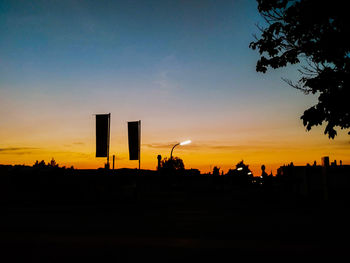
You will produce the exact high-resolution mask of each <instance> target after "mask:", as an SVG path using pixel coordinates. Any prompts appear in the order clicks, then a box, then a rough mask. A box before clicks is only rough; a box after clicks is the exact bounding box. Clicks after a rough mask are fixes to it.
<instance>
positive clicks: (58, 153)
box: [0, 129, 350, 176]
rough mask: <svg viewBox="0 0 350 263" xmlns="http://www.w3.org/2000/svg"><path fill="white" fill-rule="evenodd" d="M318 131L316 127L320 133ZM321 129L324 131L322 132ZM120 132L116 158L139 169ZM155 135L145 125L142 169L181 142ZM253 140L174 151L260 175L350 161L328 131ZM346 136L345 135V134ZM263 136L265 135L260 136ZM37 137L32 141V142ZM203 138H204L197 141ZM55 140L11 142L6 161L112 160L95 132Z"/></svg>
mask: <svg viewBox="0 0 350 263" xmlns="http://www.w3.org/2000/svg"><path fill="white" fill-rule="evenodd" d="M316 132H317V131H313V133H316ZM318 132H319V131H318ZM120 133H121V134H115V136H112V138H111V149H110V160H112V156H113V154H115V155H116V163H115V168H116V169H118V168H137V167H138V162H137V161H129V160H128V157H129V156H128V146H127V137H126V134H123V133H122V132H120ZM152 134H154V133H151V134H148V133H147V131H145V130H144V129H143V135H142V147H141V168H142V169H151V170H154V169H156V166H157V155H158V154H161V155H162V158H164V157H169V155H170V150H171V147H172V146H173V145H174V144H175V143H176V142H177V141H182V139H183V138H182V137H181V136H179V137H178V140H176V141H175V140H174V141H170V142H169V141H168V142H167V141H166V140H165V139H164V138H161V139H163V140H161V141H156V142H152V140H154V138H153V135H152ZM250 136H254V138H255V139H254V140H253V138H250V137H249V136H248V135H246V136H245V137H243V135H242V137H241V139H240V140H238V139H237V138H232V139H231V143H228V139H226V141H224V140H223V138H221V139H222V140H221V141H212V140H207V141H205V140H203V138H201V136H197V137H198V138H196V136H191V137H192V138H193V140H192V143H191V144H188V145H186V146H184V147H176V149H175V150H174V153H173V155H174V156H178V157H180V158H182V159H183V161H184V164H185V168H186V169H191V168H194V169H199V170H200V171H201V172H202V173H208V172H210V171H212V169H213V167H214V166H217V167H220V168H221V170H223V171H224V173H226V172H227V171H228V170H229V169H234V168H235V165H236V164H237V163H238V162H240V161H241V160H244V163H245V164H247V165H249V168H250V169H251V170H252V172H253V175H254V176H259V175H260V174H261V169H260V167H261V165H262V164H264V165H265V166H266V171H267V172H268V173H270V172H272V173H273V174H274V175H275V174H276V170H277V168H278V167H280V166H282V165H284V164H289V163H290V162H293V163H294V165H306V164H307V163H309V164H312V163H313V162H314V161H316V162H317V163H318V164H320V161H321V157H322V156H329V157H330V160H331V161H333V160H334V159H336V160H338V163H339V160H342V162H343V164H350V158H349V156H350V155H349V147H348V142H347V141H342V140H337V139H335V140H329V139H328V138H327V137H326V136H324V135H323V134H320V135H319V136H313V134H310V133H306V132H304V131H300V132H297V133H295V134H294V137H292V138H287V137H286V138H284V137H279V136H277V134H276V135H275V136H274V139H273V138H271V139H269V140H268V139H266V138H268V137H266V136H265V137H264V136H263V135H260V137H256V134H255V135H250ZM345 136H347V135H346V134H340V136H339V137H342V138H343V137H345ZM258 138H259V139H258ZM29 139H31V140H33V141H31V140H29ZM197 139H198V140H197ZM49 141H50V140H47V141H46V142H45V140H42V141H40V140H38V141H37V140H34V138H28V141H27V142H24V143H22V144H21V146H18V145H8V146H3V145H2V147H1V150H0V164H26V165H32V164H34V162H35V161H36V160H39V161H40V160H44V161H45V162H48V161H50V160H51V158H54V159H55V160H56V162H57V163H58V164H59V165H60V166H66V167H70V166H74V167H75V168H77V169H96V168H100V167H103V166H104V163H105V162H106V158H96V157H95V152H94V150H95V145H94V143H95V140H94V134H93V132H92V133H91V134H89V136H88V138H85V139H83V138H81V139H80V141H74V140H72V139H71V140H70V141H71V143H69V139H68V138H64V140H63V141H62V142H61V143H59V141H58V139H57V140H56V141H55V142H52V141H51V142H49Z"/></svg>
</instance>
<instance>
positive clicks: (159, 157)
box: [157, 154, 162, 171]
mask: <svg viewBox="0 0 350 263" xmlns="http://www.w3.org/2000/svg"><path fill="white" fill-rule="evenodd" d="M157 159H158V167H157V170H158V171H159V170H160V160H162V156H161V155H160V154H158V156H157Z"/></svg>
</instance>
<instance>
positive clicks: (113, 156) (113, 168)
mask: <svg viewBox="0 0 350 263" xmlns="http://www.w3.org/2000/svg"><path fill="white" fill-rule="evenodd" d="M114 162H115V155H114V154H113V170H114Z"/></svg>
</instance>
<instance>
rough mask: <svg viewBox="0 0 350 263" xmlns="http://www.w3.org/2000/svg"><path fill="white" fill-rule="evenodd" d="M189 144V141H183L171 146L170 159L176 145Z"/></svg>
mask: <svg viewBox="0 0 350 263" xmlns="http://www.w3.org/2000/svg"><path fill="white" fill-rule="evenodd" d="M189 143H191V140H187V141H184V142H180V143H177V144H175V145H174V146H173V148H172V149H171V153H170V159H173V151H174V148H175V147H176V146H178V145H186V144H189Z"/></svg>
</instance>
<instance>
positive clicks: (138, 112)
mask: <svg viewBox="0 0 350 263" xmlns="http://www.w3.org/2000/svg"><path fill="white" fill-rule="evenodd" d="M1 7H2V10H3V11H2V12H1V14H0V16H1V17H2V18H3V21H4V22H3V23H1V25H0V31H1V32H2V34H1V39H2V41H0V55H1V57H2V60H1V62H0V63H1V65H2V66H1V67H0V123H1V126H0V127H1V129H0V130H1V132H0V163H1V164H27V165H31V164H32V163H33V162H35V160H42V159H44V160H46V161H48V160H50V159H51V158H52V157H54V158H55V159H56V160H57V161H58V162H59V163H61V164H64V165H65V166H67V167H69V166H72V165H73V166H74V167H76V168H82V169H83V168H98V167H101V163H100V161H99V160H98V159H96V158H95V153H94V150H95V145H94V129H95V127H94V116H93V114H96V113H104V112H111V113H112V114H113V122H112V123H111V130H112V133H111V139H110V140H111V145H110V153H111V156H112V155H116V158H117V159H116V165H117V167H127V168H137V167H138V164H137V163H136V162H133V161H129V160H128V159H129V158H128V144H127V134H126V133H125V129H126V123H127V121H130V120H142V121H143V126H144V129H143V131H142V133H143V139H142V165H143V167H144V168H145V169H153V168H154V158H155V157H154V156H157V155H158V154H161V155H162V156H164V157H165V156H168V155H169V154H170V150H171V149H169V147H171V146H172V145H174V144H175V143H177V142H179V141H183V140H186V139H188V138H191V139H192V141H193V143H192V144H191V145H189V146H188V147H186V148H179V149H177V150H176V151H177V152H178V155H179V156H180V157H181V158H182V159H183V160H184V161H185V163H186V164H187V166H188V167H192V168H197V169H200V170H201V171H202V172H203V173H205V172H209V171H210V170H211V167H214V166H219V167H221V169H223V170H225V171H228V170H229V169H230V168H231V166H232V165H233V164H235V163H237V162H238V161H240V160H245V161H246V162H247V163H249V164H250V167H251V169H252V170H253V171H254V173H255V174H256V173H259V171H260V166H261V164H262V163H264V164H265V165H266V167H267V170H268V171H270V170H273V171H274V173H275V172H276V170H277V168H278V167H280V166H281V165H283V164H285V163H289V162H291V161H293V162H294V163H295V164H299V165H304V164H305V163H312V162H313V161H314V160H318V159H319V158H320V156H326V155H329V156H332V158H334V159H341V160H343V162H344V163H350V159H349V156H350V152H349V151H350V150H349V139H348V136H347V135H346V131H340V132H339V135H338V136H337V138H335V140H334V141H330V140H328V139H327V138H326V137H325V136H324V135H323V128H324V127H319V128H316V129H314V130H311V131H310V132H308V133H307V132H305V128H304V127H303V123H302V120H300V119H299V117H300V116H301V114H302V112H303V111H304V110H305V109H306V108H307V107H308V106H312V105H314V104H315V102H316V98H315V97H314V96H312V95H309V96H305V95H304V94H303V93H301V92H299V91H297V90H295V89H293V88H290V87H289V86H288V85H287V84H286V83H285V82H283V81H282V80H281V78H284V77H285V78H289V79H291V80H296V79H297V78H298V77H299V75H298V72H297V66H291V67H288V68H285V69H280V70H277V71H269V72H267V73H266V74H264V75H263V74H261V73H257V72H256V71H255V65H256V61H257V60H258V58H259V56H258V54H257V52H256V51H254V50H251V49H249V47H248V46H249V43H250V42H251V41H253V40H254V38H253V35H254V34H257V35H259V30H258V28H257V27H256V24H257V23H260V24H261V23H263V19H262V17H261V16H260V14H259V12H258V10H257V3H256V2H255V1H220V3H214V2H211V1H204V2H203V1H199V2H197V1H193V2H192V1H189V2H188V3H182V2H178V1H161V3H160V2H159V1H150V2H148V3H137V4H136V3H133V2H129V1H123V2H120V3H119V2H113V3H109V2H104V1H101V2H99V3H97V2H95V1H84V2H75V1H72V2H71V1H62V2H59V3H51V2H47V3H45V2H38V3H35V4H31V3H26V1H24V2H21V1H20V2H10V3H2V4H1Z"/></svg>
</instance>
